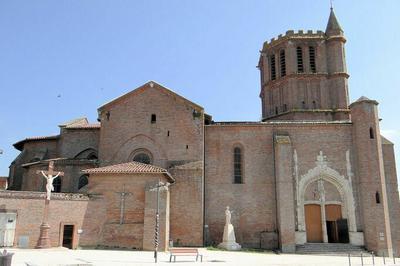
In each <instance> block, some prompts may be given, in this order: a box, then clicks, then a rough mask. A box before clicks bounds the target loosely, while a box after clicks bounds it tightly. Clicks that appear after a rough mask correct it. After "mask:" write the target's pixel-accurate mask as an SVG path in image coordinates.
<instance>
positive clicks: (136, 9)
mask: <svg viewBox="0 0 400 266" xmlns="http://www.w3.org/2000/svg"><path fill="white" fill-rule="evenodd" d="M333 5H334V9H335V13H336V16H337V18H338V20H339V22H340V24H341V26H342V28H343V29H344V32H345V36H346V38H347V43H346V58H347V67H348V73H349V74H350V79H349V90H350V100H351V102H352V101H355V100H357V99H358V98H359V97H360V96H363V95H364V96H367V97H368V98H370V99H375V100H377V101H378V102H379V103H380V105H379V111H380V117H381V118H382V119H383V120H382V122H381V131H382V134H383V135H384V136H386V137H387V138H389V139H390V140H391V141H392V142H394V143H395V144H396V146H395V147H396V156H397V158H398V159H397V161H398V162H400V160H399V158H400V148H399V146H400V123H399V119H398V108H399V96H400V94H399V92H398V90H399V89H400V88H399V84H400V75H399V73H398V71H399V70H400V63H399V62H400V52H399V43H400V31H399V26H400V16H399V15H398V10H400V1H398V0H382V1H376V0H363V1H346V0H334V1H333ZM329 7H330V3H329V0H326V1H325V0H318V1H316V0H302V1H300V0H297V1H293V0H279V1H272V0H263V1H261V0H235V1H232V0H218V1H215V0H201V1H200V0H198V1H196V0H191V1H189V0H168V1H165V0H158V1H156V0H136V1H122V0H112V1H111V0H108V1H104V0H68V1H63V0H58V1H53V0H48V1H44V0H36V1H29V0H25V1H20V0H0V39H1V41H0V100H1V102H0V149H1V150H2V151H3V152H2V153H1V152H0V153H1V154H0V176H7V175H8V167H9V165H10V163H11V162H12V160H13V159H14V158H15V157H16V156H17V155H18V151H17V150H16V149H14V148H13V146H12V144H13V143H15V142H17V141H19V140H21V139H24V138H26V137H29V136H47V135H53V134H58V133H59V128H58V127H57V125H59V124H61V123H63V122H65V121H68V120H71V119H74V118H77V117H83V116H84V117H88V119H89V120H90V121H92V122H94V121H96V118H97V108H98V107H99V106H101V105H102V104H103V103H106V102H108V101H110V100H111V99H113V98H115V97H117V96H120V95H122V94H124V93H126V92H129V91H131V90H133V89H135V88H136V87H138V86H140V85H142V84H143V83H145V82H147V81H149V80H155V81H157V82H159V83H161V84H163V85H165V86H167V87H168V88H171V89H172V90H174V91H175V92H177V93H179V94H181V95H182V96H184V97H186V98H188V99H190V100H192V101H193V102H195V103H198V104H199V105H201V106H203V107H204V108H205V110H206V112H207V113H208V114H211V115H212V116H213V119H214V120H215V121H243V120H245V121H258V120H259V119H260V118H261V103H260V99H259V97H258V95H259V92H260V81H259V72H258V70H257V68H256V65H257V62H258V57H259V50H260V49H261V47H262V44H263V42H264V41H266V40H269V39H271V38H273V37H276V36H278V35H279V34H282V33H285V32H286V31H287V30H289V29H293V30H300V29H303V30H308V29H311V30H325V27H326V23H327V20H328V16H329ZM398 168H400V166H399V167H398Z"/></svg>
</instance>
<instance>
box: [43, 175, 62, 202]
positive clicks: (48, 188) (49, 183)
mask: <svg viewBox="0 0 400 266" xmlns="http://www.w3.org/2000/svg"><path fill="white" fill-rule="evenodd" d="M40 172H41V173H42V175H43V176H44V178H46V180H47V184H46V191H47V192H46V193H47V197H46V198H47V199H48V200H50V195H51V192H52V191H54V186H53V180H54V179H56V178H57V177H58V176H59V175H60V172H59V173H57V175H55V176H52V175H46V174H45V173H44V171H40Z"/></svg>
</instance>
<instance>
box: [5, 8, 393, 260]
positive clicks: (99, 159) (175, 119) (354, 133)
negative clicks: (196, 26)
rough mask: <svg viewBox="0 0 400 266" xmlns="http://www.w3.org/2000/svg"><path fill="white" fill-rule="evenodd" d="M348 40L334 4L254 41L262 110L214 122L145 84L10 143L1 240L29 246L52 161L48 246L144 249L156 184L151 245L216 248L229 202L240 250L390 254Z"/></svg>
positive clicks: (377, 156) (384, 187)
mask: <svg viewBox="0 0 400 266" xmlns="http://www.w3.org/2000/svg"><path fill="white" fill-rule="evenodd" d="M345 43H346V38H345V36H344V32H343V30H342V28H341V26H340V24H339V23H338V20H337V18H336V16H335V14H334V11H333V9H331V12H330V16H329V21H328V24H327V27H326V30H325V31H311V30H308V31H302V30H300V31H293V30H288V31H287V32H286V33H285V34H281V35H279V36H278V37H277V38H272V39H271V40H270V41H266V42H264V44H263V46H262V49H261V51H260V57H259V61H258V69H259V71H260V76H261V82H260V94H259V96H260V100H261V101H260V102H261V110H260V111H261V113H262V119H261V121H257V122H224V121H222V122H217V121H214V120H213V119H212V116H211V115H210V114H208V113H207V112H206V111H205V110H204V109H203V107H202V106H201V105H199V104H196V103H193V102H191V101H190V100H188V99H186V98H184V97H182V96H181V95H178V94H176V93H175V92H173V91H172V90H171V89H169V88H167V87H165V86H163V85H160V84H159V83H157V82H155V81H149V82H147V83H145V84H143V85H142V86H140V87H138V88H137V89H135V90H133V91H131V92H129V93H127V94H125V95H122V96H120V97H118V98H116V99H114V100H112V101H110V102H108V103H106V104H104V105H102V106H101V107H99V108H98V110H97V111H98V121H97V122H96V123H90V122H89V121H88V120H87V119H86V118H78V119H75V120H72V121H69V122H67V123H63V124H60V125H59V129H60V133H59V134H58V135H54V136H41V137H28V138H26V139H24V140H21V141H19V142H17V143H15V144H14V147H15V148H16V149H17V150H19V151H20V152H21V153H20V154H19V155H18V157H17V158H15V160H14V161H13V162H12V163H11V165H10V174H9V177H8V189H7V190H3V191H0V217H1V215H2V216H4V217H6V216H7V217H9V218H7V219H6V220H4V219H3V220H4V221H12V222H10V224H12V225H10V226H11V227H10V226H9V227H8V228H11V229H12V230H11V231H9V233H8V234H7V235H6V234H4V236H2V235H0V246H1V245H3V246H7V245H8V246H19V247H35V245H36V244H37V241H38V237H39V227H40V224H41V221H42V217H43V207H44V198H45V194H46V193H45V191H46V188H45V186H46V180H45V179H44V178H43V177H42V176H41V175H39V174H38V170H46V169H47V166H48V164H49V161H54V165H55V166H54V167H55V170H57V171H62V172H64V175H63V176H61V177H58V178H56V179H55V180H54V190H55V191H54V193H53V194H52V198H51V201H50V207H49V208H50V210H49V224H50V227H51V228H50V239H51V243H52V245H53V246H65V247H69V248H77V247H78V246H83V247H104V248H115V247H118V248H134V249H140V250H152V249H153V247H154V227H155V214H156V206H157V192H156V190H155V189H154V186H155V185H156V184H158V183H159V182H162V183H163V184H165V186H163V187H162V188H161V189H160V197H159V201H158V202H159V210H160V249H161V250H166V249H167V248H168V246H169V245H171V244H173V245H174V246H208V245H218V244H219V243H220V242H221V241H222V234H223V230H224V223H225V214H224V211H225V209H226V207H227V206H229V207H230V209H231V210H232V211H233V212H232V217H231V221H232V224H233V226H234V227H235V233H236V240H237V242H238V243H239V244H240V245H241V246H242V247H247V248H262V249H280V250H281V251H282V252H296V248H297V249H298V248H299V247H300V246H304V245H306V244H307V243H346V244H348V245H349V246H350V245H352V246H360V247H364V248H365V249H367V250H369V251H374V252H376V253H378V254H384V253H385V254H386V255H387V254H392V252H393V253H394V254H397V255H400V224H399V223H400V205H399V193H398V183H397V176H396V167H395V159H394V150H393V143H391V142H390V141H389V140H387V139H386V138H384V137H383V136H382V135H381V133H380V128H379V120H380V117H379V114H378V102H376V101H375V100H371V99H368V98H366V97H361V98H359V99H358V100H357V101H355V102H353V103H349V95H348V89H349V88H348V79H349V74H348V73H347V68H346V58H345ZM255 52H256V51H255ZM10 217H11V218H10ZM3 220H2V219H0V229H1V228H2V227H5V226H6V225H4V224H1V221H3ZM4 223H5V222H4ZM2 238H3V239H2Z"/></svg>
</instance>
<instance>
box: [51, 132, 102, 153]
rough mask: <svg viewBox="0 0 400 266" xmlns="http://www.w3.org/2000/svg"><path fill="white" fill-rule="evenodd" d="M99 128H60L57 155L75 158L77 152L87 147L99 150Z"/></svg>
mask: <svg viewBox="0 0 400 266" xmlns="http://www.w3.org/2000/svg"><path fill="white" fill-rule="evenodd" d="M99 137H100V129H99V128H95V129H87V128H83V129H75V128H74V129H68V128H62V129H61V134H60V139H59V144H58V154H57V155H58V157H60V158H75V157H76V156H77V155H78V154H79V153H81V152H83V151H84V150H87V149H93V150H95V151H97V152H98V150H99Z"/></svg>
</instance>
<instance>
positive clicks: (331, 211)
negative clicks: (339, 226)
mask: <svg viewBox="0 0 400 266" xmlns="http://www.w3.org/2000/svg"><path fill="white" fill-rule="evenodd" d="M325 215H326V220H327V221H331V222H336V221H337V220H339V219H342V206H340V205H338V204H327V205H325Z"/></svg>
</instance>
